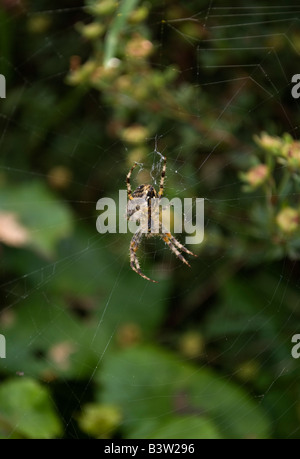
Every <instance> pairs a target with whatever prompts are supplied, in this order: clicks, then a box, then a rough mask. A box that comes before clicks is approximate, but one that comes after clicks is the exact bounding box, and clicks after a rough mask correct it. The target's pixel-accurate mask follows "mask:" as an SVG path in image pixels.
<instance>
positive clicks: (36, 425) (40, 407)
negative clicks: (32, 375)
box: [0, 378, 62, 439]
mask: <svg viewBox="0 0 300 459" xmlns="http://www.w3.org/2000/svg"><path fill="white" fill-rule="evenodd" d="M0 407H1V411H0V433H1V436H2V438H11V437H19V438H20V437H23V438H24V437H25V438H34V439H39V438H42V439H47V438H54V437H58V436H60V435H61V433H62V426H61V424H60V422H59V419H58V417H57V414H56V412H55V409H54V404H53V403H52V401H51V398H50V393H49V391H48V390H47V389H46V388H45V387H43V386H41V385H40V384H39V383H37V382H36V381H33V380H32V379H27V378H26V379H11V380H8V381H6V382H4V383H3V384H2V385H1V387H0Z"/></svg>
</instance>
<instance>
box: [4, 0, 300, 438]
mask: <svg viewBox="0 0 300 459" xmlns="http://www.w3.org/2000/svg"><path fill="white" fill-rule="evenodd" d="M56 3H57V4H56V6H55V2H50V1H47V0H44V1H39V2H38V1H31V2H25V1H21V2H14V1H8V0H7V1H4V2H2V5H1V7H0V51H1V55H0V73H2V74H4V75H5V76H6V80H7V98H6V99H1V102H0V146H1V160H0V240H1V248H0V265H1V303H0V333H1V334H3V335H4V336H5V338H6V344H7V349H6V354H7V355H6V359H1V361H0V376H1V384H0V436H1V438H57V437H62V438H85V437H94V438H123V439H126V438H150V439H156V438H174V439H176V438H186V439H188V438H275V437H285V438H287V437H288V438H298V437H299V428H298V425H299V416H300V414H299V413H300V400H299V397H300V392H299V383H298V381H299V364H298V363H297V361H296V360H295V359H293V358H292V357H291V347H292V344H291V338H292V336H293V335H294V334H295V333H297V332H299V331H300V313H299V263H298V257H299V256H298V254H299V248H300V207H299V199H298V197H299V176H300V175H299V172H300V153H299V152H300V144H299V142H298V141H297V140H295V137H296V134H297V129H296V127H297V125H298V123H299V113H298V105H297V102H296V101H295V100H293V99H292V98H291V94H290V89H291V86H290V79H291V76H292V75H293V74H295V73H298V72H297V70H298V69H296V68H295V60H296V57H297V56H298V54H299V51H300V30H299V24H298V22H291V21H292V19H293V18H294V15H293V14H292V13H293V11H294V10H293V8H292V7H291V8H290V10H288V9H286V10H284V9H280V8H279V9H278V11H277V14H278V15H279V14H280V15H281V16H280V18H281V19H280V20H282V22H276V21H274V20H272V19H273V18H274V16H272V11H271V10H270V11H269V10H268V9H264V8H260V4H259V2H251V8H250V7H249V5H248V3H247V2H240V3H241V4H240V7H241V8H243V9H241V11H237V12H234V13H233V11H232V9H231V8H225V6H224V7H223V9H221V10H219V9H208V5H207V3H206V2H204V1H202V0H197V1H196V0H193V1H190V2H188V3H187V2H184V1H183V0H178V1H177V2H171V1H170V2H169V1H167V2H164V4H163V6H162V4H161V2H158V1H156V0H155V1H153V2H143V1H138V0H123V1H122V2H119V3H117V2H115V1H113V0H86V2H85V3H82V2H80V1H77V0H72V1H69V0H68V1H66V2H65V3H64V7H63V8H62V7H61V3H58V2H56ZM219 3H220V2H219ZM221 3H222V2H221ZM220 8H221V7H220ZM253 11H255V16H254V17H255V21H254V20H253V18H252V16H251V14H252V12H253ZM241 12H242V13H243V14H244V13H245V14H246V19H245V17H244V16H243V15H241ZM238 13H239V14H238ZM249 17H250V19H249ZM285 19H286V21H287V22H284V20H285ZM249 22H251V24H250V25H249V24H248V23H249ZM243 23H247V24H248V25H246V26H245V25H243ZM287 24H289V27H288V26H287ZM287 30H288V32H287ZM262 131H265V132H263V133H262ZM285 133H286V134H285ZM156 147H157V150H158V151H160V152H162V153H164V154H166V156H167V158H168V164H167V167H168V169H167V180H166V192H167V195H168V197H174V196H179V197H196V196H197V197H200V196H201V197H205V221H206V226H205V239H204V242H203V243H202V244H201V246H199V247H193V248H192V250H193V251H196V252H197V254H198V255H199V258H198V259H197V260H192V268H191V270H188V269H187V268H186V267H184V266H181V265H180V262H179V261H178V260H176V258H175V257H174V256H173V255H172V254H169V253H168V252H167V249H165V248H164V246H163V245H162V244H160V242H159V241H157V242H155V241H153V242H152V241H151V242H149V243H148V244H147V245H146V246H143V248H141V250H140V255H139V256H140V259H141V263H142V265H143V267H144V268H145V272H149V271H150V272H151V271H154V274H153V276H152V274H151V276H150V277H154V278H157V279H159V280H160V282H159V283H158V284H155V285H153V284H151V283H149V282H146V281H145V280H144V279H141V278H140V277H139V276H137V275H136V274H135V273H134V272H133V271H131V270H130V266H129V260H128V258H129V257H128V247H129V242H130V234H128V235H126V234H125V235H123V234H99V233H97V231H96V228H95V222H96V218H97V213H96V210H95V209H96V202H97V200H98V199H99V198H101V197H104V196H109V197H112V198H116V199H117V198H118V190H119V189H124V188H125V177H126V174H127V172H128V170H129V168H130V167H131V166H132V164H133V162H134V161H138V162H139V163H143V164H144V167H143V168H140V170H139V171H138V173H137V174H135V176H134V178H133V181H134V182H135V183H136V182H139V183H140V182H142V181H143V180H147V181H150V180H157V178H158V177H159V174H160V167H161V158H160V155H159V154H158V153H157V151H154V148H156ZM150 170H151V174H149V172H148V171H150Z"/></svg>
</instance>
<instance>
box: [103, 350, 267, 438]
mask: <svg viewBox="0 0 300 459" xmlns="http://www.w3.org/2000/svg"><path fill="white" fill-rule="evenodd" d="M96 378H97V380H98V382H99V383H100V385H101V386H100V387H101V389H99V393H98V397H99V400H100V401H101V402H102V403H113V404H118V405H119V406H120V408H121V409H122V412H123V414H124V423H123V428H124V431H125V435H126V438H145V437H147V438H150V436H151V435H152V434H153V435H159V433H158V432H159V430H160V428H161V426H162V425H163V424H164V429H166V430H167V431H168V432H170V429H171V428H172V427H171V426H172V425H174V426H176V431H175V430H174V432H175V433H176V435H181V434H180V433H178V430H179V427H178V426H179V425H180V420H181V419H182V417H185V416H187V415H188V416H191V415H193V419H195V421H194V423H193V426H194V428H196V426H197V420H198V421H199V426H201V423H202V424H203V426H204V425H205V423H204V421H203V417H205V420H207V422H208V423H209V424H208V423H207V424H206V428H205V427H203V430H202V431H200V430H199V432H198V435H199V437H201V438H202V437H203V436H206V438H213V437H214V436H217V435H220V436H221V437H222V438H248V437H251V438H265V437H268V436H269V432H270V425H269V422H268V419H267V417H266V415H265V413H264V411H263V410H262V408H261V407H260V406H259V404H258V403H257V402H255V401H254V400H251V398H250V397H249V396H248V395H247V393H246V392H245V391H244V390H242V389H241V388H239V387H238V386H237V385H236V384H234V383H232V382H231V381H227V380H226V379H225V378H224V376H223V375H221V374H218V373H214V372H212V371H209V370H207V369H204V368H200V367H196V366H193V365H189V364H187V363H183V362H182V361H180V360H179V359H177V358H176V356H174V355H172V354H170V353H166V352H164V351H163V350H161V349H159V348H154V347H150V346H149V347H136V348H131V349H128V350H126V351H122V352H119V353H116V354H114V355H110V357H109V359H106V360H105V361H104V363H103V367H102V368H101V370H100V371H99V372H98V374H97V376H96ZM188 422H190V423H191V422H192V421H191V420H190V421H188ZM182 425H183V424H182ZM141 426H142V427H141ZM208 426H209V427H208ZM174 428H175V427H174ZM218 432H219V434H218ZM194 433H195V431H194ZM183 435H185V436H184V437H183V436H181V437H180V438H190V437H188V435H189V433H188V432H186V433H185V434H183Z"/></svg>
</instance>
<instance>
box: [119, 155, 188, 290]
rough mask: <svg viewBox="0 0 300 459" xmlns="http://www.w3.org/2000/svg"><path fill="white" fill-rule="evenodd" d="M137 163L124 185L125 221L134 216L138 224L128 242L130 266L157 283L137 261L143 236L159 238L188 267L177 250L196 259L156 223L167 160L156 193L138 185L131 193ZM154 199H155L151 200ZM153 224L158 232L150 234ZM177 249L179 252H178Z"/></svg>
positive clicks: (146, 186) (149, 186) (148, 186)
mask: <svg viewBox="0 0 300 459" xmlns="http://www.w3.org/2000/svg"><path fill="white" fill-rule="evenodd" d="M137 164H138V163H136V162H135V163H134V165H133V166H132V168H131V169H130V171H129V172H128V174H127V177H126V184H127V195H128V204H127V219H128V220H129V219H131V217H132V216H133V215H134V220H136V221H138V222H139V226H138V228H137V230H136V232H135V233H134V235H133V237H132V239H131V242H130V266H131V268H132V269H133V271H135V272H136V273H137V274H139V275H140V276H141V277H143V278H144V279H146V280H148V281H150V282H155V283H157V281H155V280H152V279H150V278H149V277H147V276H145V274H143V273H142V271H141V267H140V264H139V260H138V258H137V254H136V252H137V250H138V248H139V245H140V243H141V240H142V238H143V236H144V235H145V236H146V237H150V236H160V237H161V238H162V239H163V241H164V242H165V243H166V244H167V245H168V247H169V249H170V250H171V251H172V252H173V253H175V255H176V256H177V257H178V258H179V259H180V260H181V261H182V262H183V263H185V264H186V265H188V266H189V267H190V264H189V263H188V262H187V261H186V259H185V258H184V257H183V256H182V254H181V253H180V251H179V250H181V251H182V252H185V253H188V254H189V255H193V256H194V257H197V255H195V254H194V253H193V252H190V250H188V249H187V248H186V247H184V245H182V244H181V243H180V242H179V241H178V240H177V239H176V238H175V237H174V236H172V234H171V233H170V232H167V231H166V230H165V229H164V227H163V226H162V224H161V222H160V221H159V222H158V221H157V220H160V219H159V215H160V214H159V200H160V199H161V198H162V196H163V191H164V181H165V176H166V167H167V158H166V157H164V164H163V168H162V172H161V178H160V185H159V192H158V193H157V192H156V190H155V188H154V187H153V186H152V185H140V186H139V187H138V188H137V189H136V190H135V191H134V192H132V191H131V184H130V178H131V174H132V171H133V170H134V168H135V167H136V166H137ZM152 198H156V199H152ZM153 224H156V225H157V224H158V225H159V231H158V232H156V233H153V232H151V228H153ZM178 249H179V250H178Z"/></svg>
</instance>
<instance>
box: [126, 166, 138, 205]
mask: <svg viewBox="0 0 300 459" xmlns="http://www.w3.org/2000/svg"><path fill="white" fill-rule="evenodd" d="M136 166H137V163H134V165H133V166H132V168H131V169H130V171H129V172H128V174H127V176H126V185H127V195H128V199H133V197H132V195H131V184H130V177H131V174H132V171H133V169H134V168H135V167H136Z"/></svg>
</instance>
